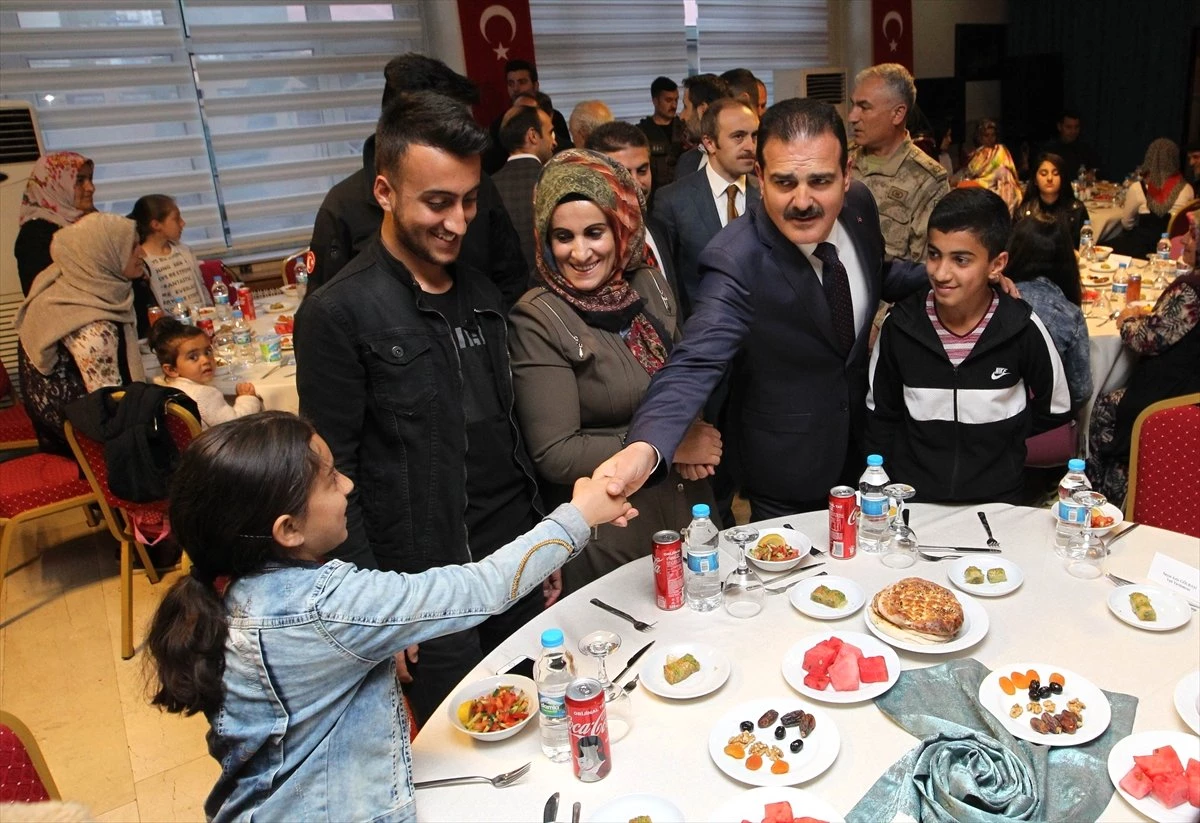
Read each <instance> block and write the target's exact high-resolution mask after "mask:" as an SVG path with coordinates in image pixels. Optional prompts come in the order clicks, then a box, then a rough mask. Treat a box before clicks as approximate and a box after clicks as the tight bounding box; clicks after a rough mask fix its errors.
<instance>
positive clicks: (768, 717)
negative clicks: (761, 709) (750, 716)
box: [758, 709, 779, 729]
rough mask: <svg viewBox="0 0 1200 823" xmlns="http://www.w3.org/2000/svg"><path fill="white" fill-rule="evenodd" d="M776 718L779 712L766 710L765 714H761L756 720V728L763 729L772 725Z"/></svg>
mask: <svg viewBox="0 0 1200 823" xmlns="http://www.w3.org/2000/svg"><path fill="white" fill-rule="evenodd" d="M778 717H779V712H777V711H775V710H774V709H767V711H766V713H765V714H763V716H762V717H760V718H758V727H759V728H760V729H765V728H767V727H768V726H770V725H771V724H772V723H774V722H775V720H776V718H778Z"/></svg>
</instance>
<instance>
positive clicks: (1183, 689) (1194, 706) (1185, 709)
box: [1175, 670, 1200, 734]
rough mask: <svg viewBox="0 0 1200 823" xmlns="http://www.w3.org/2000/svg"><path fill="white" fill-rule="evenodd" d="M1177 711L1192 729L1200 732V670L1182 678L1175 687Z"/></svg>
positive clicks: (1197, 732)
mask: <svg viewBox="0 0 1200 823" xmlns="http://www.w3.org/2000/svg"><path fill="white" fill-rule="evenodd" d="M1175 711H1177V712H1179V716H1180V717H1182V718H1183V722H1184V723H1187V724H1188V725H1189V726H1190V727H1191V729H1192V731H1194V732H1195V733H1196V734H1200V670H1198V671H1194V672H1192V673H1191V674H1189V675H1188V676H1187V677H1185V678H1183V679H1182V680H1180V681H1179V685H1177V686H1176V687H1175Z"/></svg>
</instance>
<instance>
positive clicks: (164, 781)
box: [137, 755, 221, 821]
mask: <svg viewBox="0 0 1200 823" xmlns="http://www.w3.org/2000/svg"><path fill="white" fill-rule="evenodd" d="M220 772H221V769H220V767H219V766H218V765H217V761H215V760H213V759H212V758H211V757H208V756H207V755H205V756H204V757H198V758H196V759H195V760H193V761H191V762H189V763H184V764H183V765H181V766H176V767H175V768H173V769H169V770H168V771H165V772H160V773H159V774H156V775H154V776H153V777H148V778H146V779H145V780H141V781H138V783H137V804H138V810H139V812H140V813H141V817H142V819H143V820H156V821H197V820H204V800H205V798H206V797H208V793H209V791H211V789H212V787H213V784H214V783H216V781H217V777H218V775H219V774H220Z"/></svg>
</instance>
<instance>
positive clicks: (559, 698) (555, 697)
mask: <svg viewBox="0 0 1200 823" xmlns="http://www.w3.org/2000/svg"><path fill="white" fill-rule="evenodd" d="M533 679H534V681H535V682H536V683H537V692H538V725H539V726H540V727H541V734H542V754H544V755H546V757H548V758H550V759H551V760H552V761H554V762H555V763H565V762H567V761H568V760H570V759H571V743H570V741H569V740H568V739H567V706H566V703H565V702H564V700H565V697H566V693H567V686H568V685H569V684H570V683H571V681H572V680H574V679H575V661H574V660H572V659H571V653H570V652H568V651H567V650H566V649H565V648H563V633H562V629H546V630H545V631H544V632H542V653H541V655H539V656H538V659H537V660H536V661H535V662H534V664H533Z"/></svg>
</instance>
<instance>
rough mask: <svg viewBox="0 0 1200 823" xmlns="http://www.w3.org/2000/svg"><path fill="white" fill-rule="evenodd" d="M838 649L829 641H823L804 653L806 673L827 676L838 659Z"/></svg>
mask: <svg viewBox="0 0 1200 823" xmlns="http://www.w3.org/2000/svg"><path fill="white" fill-rule="evenodd" d="M837 653H838V650H837V647H835V646H831V645H830V643H829V641H828V640H822V641H821V642H820V643H818V644H817V645H815V646H813V647H812V648H811V649H809V650H808V651H806V652H805V653H804V671H806V672H816V673H818V674H825V672H827V671H828V670H829V667H830V666H832V665H833V661H834V658H836V657H837Z"/></svg>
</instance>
